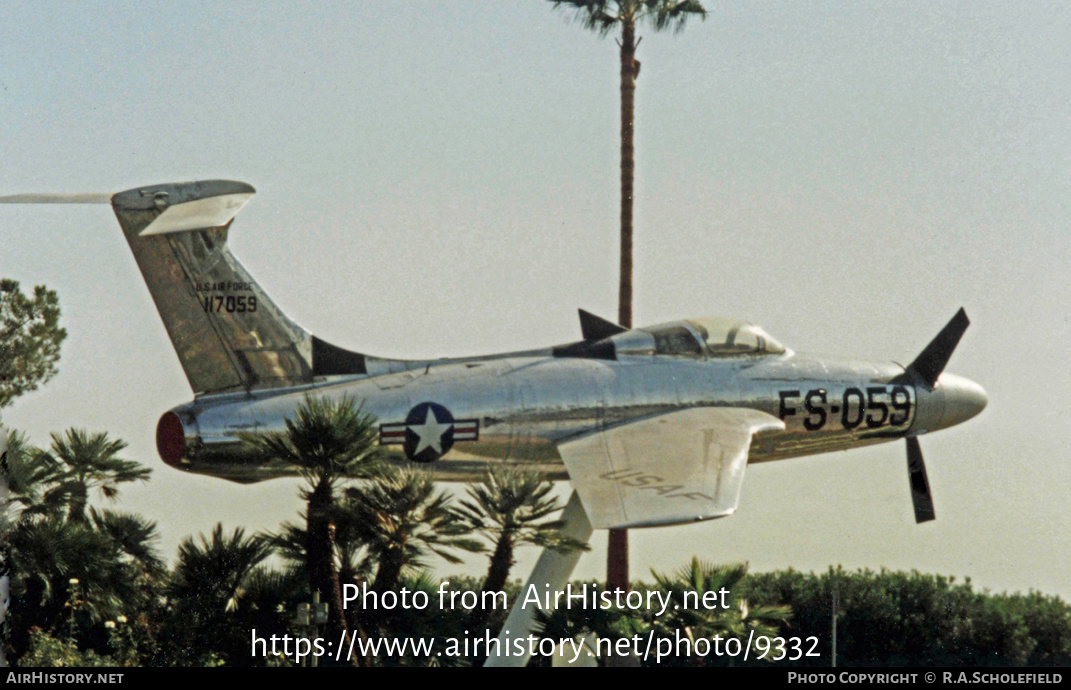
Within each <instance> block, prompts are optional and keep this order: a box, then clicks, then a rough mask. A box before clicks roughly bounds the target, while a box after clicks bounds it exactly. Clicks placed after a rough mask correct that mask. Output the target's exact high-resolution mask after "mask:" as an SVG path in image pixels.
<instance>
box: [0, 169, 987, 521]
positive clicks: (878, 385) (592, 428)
mask: <svg viewBox="0 0 1071 690" xmlns="http://www.w3.org/2000/svg"><path fill="white" fill-rule="evenodd" d="M254 193H255V192H254V189H253V187H251V186H250V185H248V184H245V183H242V182H232V181H224V180H210V181H201V182H190V183H181V184H162V185H155V186H151V187H143V188H140V189H132V190H129V191H126V192H121V193H119V194H115V195H114V196H112V197H110V202H111V205H112V208H113V209H114V211H115V214H116V216H117V217H118V219H119V223H120V225H121V226H122V228H123V231H124V234H125V236H126V239H127V242H128V243H129V245H130V248H131V250H132V251H133V254H134V258H135V260H136V261H137V264H138V267H139V268H140V270H141V273H142V275H143V277H144V278H145V282H146V284H147V285H148V288H149V292H150V293H151V295H152V298H153V300H154V301H155V303H156V307H157V309H158V310H159V313H160V316H161V318H162V319H163V322H164V325H165V326H166V328H167V332H168V335H169V336H170V338H171V342H172V343H173V345H174V347H175V350H176V352H177V353H178V357H179V360H180V362H181V364H182V368H183V370H184V371H185V373H186V377H187V379H188V380H189V382H190V386H191V388H192V389H193V393H194V398H193V401H192V402H189V403H187V404H185V405H180V406H178V407H176V408H174V409H172V410H170V411H168V412H166V413H165V414H164V415H163V417H162V418H161V420H160V423H159V425H158V428H157V447H158V450H159V452H160V456H161V457H162V458H163V460H164V462H166V463H167V464H168V465H170V466H172V467H175V468H178V469H182V470H186V471H189V472H197V473H201V474H208V475H212V476H217V477H221V478H224V479H229V480H233V481H237V482H255V481H259V480H262V479H267V478H270V477H274V476H279V475H280V474H287V473H292V472H293V470H292V468H286V467H278V466H264V465H262V464H256V463H254V462H252V461H251V459H250V458H247V457H244V456H243V453H242V444H241V442H240V440H239V435H240V434H242V433H243V432H249V431H262V432H263V431H280V430H283V429H284V428H285V426H284V422H285V420H286V419H287V418H288V417H291V416H292V415H293V414H294V411H295V410H296V408H297V407H298V406H299V405H300V404H301V403H302V402H303V401H304V400H305V397H306V396H310V395H311V396H324V397H330V398H341V397H343V396H349V397H351V398H353V399H355V400H357V401H359V402H360V403H361V404H363V406H364V409H365V410H366V411H368V412H371V413H372V414H374V415H375V417H376V418H377V419H378V420H379V423H380V426H379V442H380V443H381V444H383V445H385V446H394V447H396V449H397V450H398V451H400V453H399V455H400V454H404V456H405V458H408V460H409V461H412V462H414V463H421V464H425V465H427V466H428V467H429V468H431V469H432V470H433V471H434V472H435V473H436V474H437V475H438V476H440V477H441V478H443V479H445V480H471V479H473V478H478V477H479V476H480V475H481V474H482V471H483V470H484V468H485V467H486V466H487V463H488V462H509V463H514V464H518V465H526V466H532V467H535V468H538V469H540V470H543V471H545V472H547V473H549V474H550V475H551V476H553V477H555V478H558V479H568V480H569V481H570V483H571V484H572V486H573V488H574V489H575V490H576V492H577V493H578V494H579V498H580V500H581V502H582V504H583V507H584V509H585V512H586V513H587V515H588V517H589V518H590V519H591V522H592V524H593V525H594V526H595V527H598V528H611V527H648V526H655V525H670V524H676V523H684V522H692V521H697V520H709V519H711V518H717V517H723V516H726V515H729V514H731V513H732V512H733V511H734V510H735V509H736V506H737V503H738V501H739V497H740V490H741V485H742V481H743V477H744V468H745V466H746V465H747V464H748V463H749V462H751V463H755V462H766V461H770V460H780V459H784V458H791V457H798V456H802V455H811V454H815V453H825V452H829V451H835V450H845V449H848V448H854V447H858V446H863V445H869V444H874V443H883V442H888V441H892V440H896V439H906V442H907V457H908V469H909V477H910V487H911V495H912V499H913V501H914V508H915V517H916V519H917V520H918V521H919V522H922V521H926V520H930V519H933V517H934V510H933V502H932V500H931V498H930V492H929V488H928V485H927V480H926V472H925V467H924V465H923V460H922V453H921V451H920V449H919V443H918V440H917V437H918V436H919V435H921V434H924V433H927V432H930V431H936V430H939V429H944V428H947V427H950V426H953V425H956V424H959V423H961V422H963V421H966V420H968V419H970V418H971V417H974V416H975V415H977V414H978V413H979V412H981V411H982V409H983V408H984V407H985V405H986V395H985V392H984V391H983V390H982V388H981V387H980V386H979V385H977V384H976V383H974V382H972V381H969V380H967V379H965V378H961V377H958V376H954V375H952V374H948V373H943V370H944V368H945V364H946V362H947V361H948V359H949V357H950V356H951V354H952V351H953V349H954V348H955V347H956V345H957V343H958V342H959V339H960V336H961V335H962V334H963V332H964V330H965V329H966V327H967V325H968V321H967V316H966V314H965V313H964V312H963V310H960V311H959V313H957V314H956V315H955V316H954V317H953V318H952V320H951V321H950V322H949V323H948V324H947V325H946V326H945V327H944V329H943V330H942V331H941V332H940V333H939V334H938V335H937V337H936V338H934V340H933V341H932V342H931V343H930V344H929V345H928V346H927V347H926V348H925V349H924V350H923V351H922V353H921V354H920V355H919V356H918V357H917V358H916V359H915V361H914V362H912V363H910V364H909V365H907V366H906V367H905V366H901V365H900V364H896V363H894V362H872V361H861V360H855V359H830V358H825V357H823V358H817V357H813V356H808V355H804V354H800V353H796V352H793V351H792V350H790V349H788V348H786V347H785V346H784V345H782V344H781V343H779V342H778V341H777V340H775V339H774V338H773V337H771V336H770V335H769V334H767V333H766V332H765V331H764V330H762V329H761V328H759V327H757V326H754V325H751V324H748V323H744V322H741V321H737V320H733V319H726V318H697V319H687V320H683V321H674V322H669V323H663V324H658V325H655V326H649V327H645V328H636V329H631V330H630V329H625V328H622V327H620V326H618V325H616V324H613V323H610V322H608V321H605V320H603V319H600V318H598V317H596V316H594V315H591V314H588V313H586V312H584V311H581V312H580V326H581V332H582V339H581V340H579V341H577V342H573V343H568V344H564V345H560V346H557V347H546V348H542V349H535V350H527V351H522V352H512V353H506V354H499V355H492V356H486V357H471V358H462V359H436V360H398V359H387V358H381V357H374V356H371V355H366V354H361V353H358V352H353V351H350V350H347V349H343V348H341V347H337V346H335V345H332V344H329V343H326V342H324V341H323V340H320V339H319V338H317V337H316V336H314V335H312V334H311V333H309V332H308V331H306V330H304V329H303V328H301V327H300V326H298V325H297V324H295V323H294V322H293V321H291V320H290V319H289V318H288V317H287V316H286V315H285V314H284V313H283V312H282V311H281V310H280V309H279V308H278V307H277V306H276V305H275V303H274V302H272V300H271V299H270V298H269V297H268V295H267V294H266V293H265V292H264V290H263V289H262V288H261V286H260V285H259V284H258V283H257V282H256V281H254V280H253V278H252V277H251V276H250V275H249V273H248V272H247V271H246V270H245V268H244V267H243V266H242V265H241V263H239V262H238V260H237V259H236V258H235V257H234V255H233V254H231V252H230V250H229V249H228V247H227V236H228V232H229V229H230V225H231V222H232V221H233V220H234V217H235V215H236V214H237V213H238V212H239V211H240V210H241V209H242V207H243V206H244V205H245V204H246V203H247V202H248V201H249V200H250V199H251V198H252V197H253V195H254ZM104 200H107V197H104V196H102V195H68V196H61V195H21V196H13V197H0V201H2V202H47V201H67V202H87V201H89V202H92V201H98V202H99V201H104Z"/></svg>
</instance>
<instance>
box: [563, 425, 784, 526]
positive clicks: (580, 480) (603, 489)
mask: <svg viewBox="0 0 1071 690" xmlns="http://www.w3.org/2000/svg"><path fill="white" fill-rule="evenodd" d="M783 428H785V424H784V422H782V421H781V420H779V419H777V418H776V417H773V416H771V415H768V414H766V413H765V412H759V411H758V410H752V409H748V408H741V407H699V408H690V409H687V410H680V411H677V412H670V413H667V414H662V415H657V416H654V417H646V418H643V419H639V420H636V421H633V422H627V423H625V424H621V425H619V426H615V427H610V428H608V429H605V430H603V431H599V432H595V433H592V434H588V435H586V436H582V437H578V438H575V439H570V440H568V441H564V442H562V443H559V444H558V451H559V452H560V453H561V456H562V459H563V460H564V462H565V467H566V468H567V469H568V470H569V477H570V480H571V481H572V484H573V488H574V489H576V492H577V493H578V494H579V495H580V499H581V501H582V502H583V504H584V509H585V510H586V511H587V513H588V517H589V519H590V520H591V524H592V525H593V526H595V527H598V528H618V527H653V526H656V525H672V524H676V523H681V522H694V521H697V520H710V519H711V518H716V517H723V516H725V515H730V514H732V513H733V512H734V511H735V510H736V505H737V503H738V502H739V500H740V488H741V486H742V484H743V482H744V467H745V466H746V465H747V454H748V449H749V448H750V447H751V439H752V437H753V436H754V435H755V434H756V433H758V432H759V431H765V430H770V429H783Z"/></svg>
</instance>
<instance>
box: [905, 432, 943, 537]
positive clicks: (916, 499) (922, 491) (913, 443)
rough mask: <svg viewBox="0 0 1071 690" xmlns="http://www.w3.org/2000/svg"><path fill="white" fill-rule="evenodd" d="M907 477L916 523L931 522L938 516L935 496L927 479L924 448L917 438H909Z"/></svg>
mask: <svg viewBox="0 0 1071 690" xmlns="http://www.w3.org/2000/svg"><path fill="white" fill-rule="evenodd" d="M907 475H908V479H909V480H910V482H911V502H912V504H914V506H915V522H918V523H922V522H929V521H930V520H933V519H934V518H936V517H937V516H936V515H935V514H934V512H933V496H932V495H930V482H929V481H928V480H927V479H926V463H925V462H924V461H923V459H922V446H920V445H919V440H918V438H917V437H915V436H908V437H907Z"/></svg>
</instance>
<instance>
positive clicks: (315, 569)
mask: <svg viewBox="0 0 1071 690" xmlns="http://www.w3.org/2000/svg"><path fill="white" fill-rule="evenodd" d="M241 438H242V441H243V443H244V444H245V445H246V447H247V448H248V449H250V450H251V451H252V452H253V453H254V454H255V455H256V456H258V458H259V459H260V460H264V461H277V462H282V463H285V464H288V465H294V466H296V467H297V468H298V470H299V471H300V472H301V476H302V477H303V478H304V480H305V483H306V487H305V489H303V490H302V494H301V496H302V498H303V499H304V500H305V502H306V510H305V539H306V541H305V554H306V565H307V571H306V572H307V574H308V578H309V585H310V588H311V589H312V591H313V592H319V593H320V599H321V601H326V602H328V605H329V606H330V609H331V620H332V623H331V625H332V627H334V628H335V630H334V631H333V632H338V631H341V630H342V629H344V628H345V626H346V620H345V617H344V615H343V610H342V592H341V586H340V584H339V580H338V570H337V568H336V566H335V561H334V552H335V549H334V544H333V541H334V539H333V533H334V524H335V520H336V518H335V500H336V499H335V493H336V492H335V489H336V485H337V484H338V482H339V481H340V480H342V479H344V478H348V477H358V476H367V475H368V474H369V473H370V472H371V471H372V470H373V469H374V468H375V466H376V465H377V464H378V462H379V460H380V458H381V450H380V446H379V445H378V441H379V437H378V429H377V427H376V424H375V419H374V418H373V417H372V415H370V414H365V413H363V412H362V411H361V409H360V408H359V407H358V406H357V405H356V404H355V403H354V401H353V399H352V398H350V397H344V398H341V399H339V400H331V399H327V398H314V397H312V396H308V397H306V398H305V402H304V403H302V405H301V406H300V407H298V409H297V412H296V414H295V416H294V418H293V419H288V420H286V431H283V432H272V433H267V434H243V435H242V437H241Z"/></svg>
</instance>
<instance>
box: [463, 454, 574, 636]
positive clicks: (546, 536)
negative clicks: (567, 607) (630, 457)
mask: <svg viewBox="0 0 1071 690" xmlns="http://www.w3.org/2000/svg"><path fill="white" fill-rule="evenodd" d="M553 491H554V484H553V482H551V481H550V480H549V479H547V478H546V476H544V475H542V474H540V473H539V472H533V471H526V470H520V469H516V468H513V467H510V466H507V465H498V466H495V467H494V468H492V469H491V470H490V471H489V472H488V473H487V475H486V477H484V480H483V482H482V483H480V484H476V485H472V486H470V487H469V497H470V498H469V499H468V500H465V501H462V503H461V510H460V511H459V512H460V513H461V514H462V515H463V516H464V517H465V519H466V520H468V522H469V525H470V526H471V527H472V529H473V531H475V532H478V533H479V534H481V535H482V536H484V537H485V538H486V539H487V540H488V541H490V542H491V543H493V544H494V545H495V547H494V551H493V552H492V554H491V565H490V567H489V568H488V570H487V577H486V578H485V579H484V582H483V591H484V592H499V591H502V588H503V587H504V586H505V584H506V581H507V580H508V579H509V572H510V569H511V568H512V567H513V565H514V564H515V563H516V560H515V559H514V557H513V552H514V550H515V549H516V548H517V547H518V546H523V545H525V544H533V545H535V546H541V547H543V548H551V549H554V550H556V551H560V552H563V553H564V552H569V551H576V550H578V549H585V550H586V549H587V544H586V543H585V542H582V541H578V540H576V539H572V538H570V537H568V536H566V535H564V534H562V532H561V528H562V527H563V526H564V523H563V522H562V521H561V520H552V519H549V516H550V515H552V514H553V513H556V512H558V511H560V510H561V509H562V507H563V506H562V505H561V504H560V503H559V502H558V499H557V498H555V497H554V496H552V495H551V493H552V492H553ZM480 600H481V601H483V598H482V597H481V599H480ZM490 613H491V610H490V609H486V608H477V609H476V610H475V611H474V612H473V614H472V619H471V621H470V623H469V630H478V629H479V628H482V627H483V626H484V625H486V624H487V619H488V617H489V615H490Z"/></svg>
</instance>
